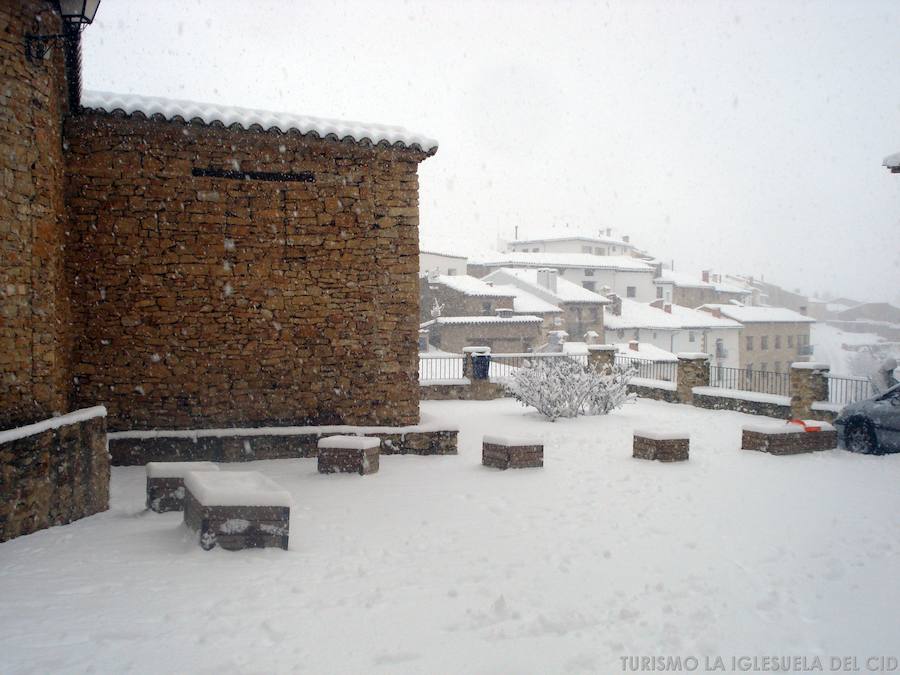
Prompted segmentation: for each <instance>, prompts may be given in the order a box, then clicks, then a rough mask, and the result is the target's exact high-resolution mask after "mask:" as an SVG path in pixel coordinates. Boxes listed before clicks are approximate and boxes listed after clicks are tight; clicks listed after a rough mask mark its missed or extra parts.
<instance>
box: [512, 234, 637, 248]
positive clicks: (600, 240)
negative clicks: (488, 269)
mask: <svg viewBox="0 0 900 675" xmlns="http://www.w3.org/2000/svg"><path fill="white" fill-rule="evenodd" d="M559 241H586V242H590V243H593V244H614V245H617V246H624V247H626V248H635V245H634V244H632V243H631V242H628V241H625V240H624V239H617V238H615V237H605V236H597V237H590V236H580V235H572V236H568V237H540V238H535V239H516V240H514V241H511V242H509V245H510V246H523V245H527V244H543V243H546V242H559Z"/></svg>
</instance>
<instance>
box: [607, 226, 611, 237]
mask: <svg viewBox="0 0 900 675" xmlns="http://www.w3.org/2000/svg"><path fill="white" fill-rule="evenodd" d="M606 236H607V237H611V236H612V228H611V227H607V228H606Z"/></svg>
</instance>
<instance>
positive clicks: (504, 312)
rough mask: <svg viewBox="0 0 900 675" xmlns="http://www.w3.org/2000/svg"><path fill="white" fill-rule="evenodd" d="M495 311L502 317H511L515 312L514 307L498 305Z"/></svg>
mask: <svg viewBox="0 0 900 675" xmlns="http://www.w3.org/2000/svg"><path fill="white" fill-rule="evenodd" d="M494 311H495V312H497V316H499V317H500V318H501V319H509V318H510V317H512V314H513V311H512V309H510V308H509V307H497V308H496V309H495V310H494Z"/></svg>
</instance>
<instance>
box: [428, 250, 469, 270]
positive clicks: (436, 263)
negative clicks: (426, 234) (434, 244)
mask: <svg viewBox="0 0 900 675" xmlns="http://www.w3.org/2000/svg"><path fill="white" fill-rule="evenodd" d="M467 262H468V260H467V259H466V257H465V256H461V255H453V254H450V253H438V252H436V251H425V250H422V249H420V250H419V274H420V275H423V274H429V273H435V274H445V275H447V276H453V275H460V274H466V264H467Z"/></svg>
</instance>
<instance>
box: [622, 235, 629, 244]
mask: <svg viewBox="0 0 900 675" xmlns="http://www.w3.org/2000/svg"><path fill="white" fill-rule="evenodd" d="M622 241H624V242H625V243H626V244H627V243H628V242H629V241H631V237H630V236H628V235H627V234H623V235H622Z"/></svg>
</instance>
